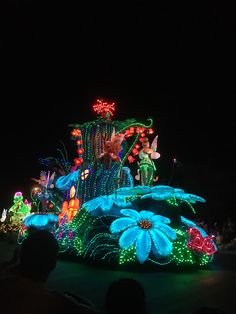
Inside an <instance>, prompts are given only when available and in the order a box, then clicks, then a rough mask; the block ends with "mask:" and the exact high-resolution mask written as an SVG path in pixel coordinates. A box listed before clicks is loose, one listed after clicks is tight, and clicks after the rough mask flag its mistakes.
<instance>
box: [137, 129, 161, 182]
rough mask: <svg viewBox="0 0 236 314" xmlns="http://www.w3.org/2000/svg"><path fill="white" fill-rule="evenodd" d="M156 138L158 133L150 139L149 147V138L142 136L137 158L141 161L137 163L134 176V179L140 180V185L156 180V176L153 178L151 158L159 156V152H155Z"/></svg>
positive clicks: (153, 171)
mask: <svg viewBox="0 0 236 314" xmlns="http://www.w3.org/2000/svg"><path fill="white" fill-rule="evenodd" d="M157 138H158V135H157V136H156V137H155V138H154V140H153V141H152V144H151V147H150V143H149V139H148V138H147V137H144V138H143V141H142V149H141V151H140V152H139V158H140V159H141V161H140V162H139V163H138V174H137V175H136V176H135V179H136V180H138V181H139V180H140V181H141V185H147V186H151V185H152V184H153V182H157V180H158V177H157V176H156V177H155V178H154V173H155V171H156V166H155V163H154V161H153V159H158V158H160V154H159V153H158V152H157Z"/></svg>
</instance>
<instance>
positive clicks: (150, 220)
mask: <svg viewBox="0 0 236 314" xmlns="http://www.w3.org/2000/svg"><path fill="white" fill-rule="evenodd" d="M120 212H121V214H123V215H124V216H126V217H121V218H118V219H116V220H114V221H113V222H112V224H111V226H110V230H111V232H112V233H117V234H121V236H120V239H119V245H120V247H121V248H122V249H127V248H128V247H130V246H132V245H135V247H136V254H137V258H138V260H139V262H140V263H144V262H145V261H146V260H147V259H148V256H149V254H150V252H151V250H152V253H153V254H154V255H155V256H156V257H159V258H160V257H164V256H168V255H169V254H170V253H171V251H172V243H171V241H170V240H175V239H176V233H175V231H174V230H173V229H172V228H171V227H169V226H167V225H166V224H169V223H170V219H169V218H166V217H164V216H161V215H155V214H154V213H153V212H150V211H147V210H142V211H141V212H137V211H136V210H134V209H122V210H121V211H120Z"/></svg>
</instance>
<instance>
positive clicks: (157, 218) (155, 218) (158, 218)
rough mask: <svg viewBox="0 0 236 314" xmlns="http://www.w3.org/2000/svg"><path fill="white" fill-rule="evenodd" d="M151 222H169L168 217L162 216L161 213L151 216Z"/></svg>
mask: <svg viewBox="0 0 236 314" xmlns="http://www.w3.org/2000/svg"><path fill="white" fill-rule="evenodd" d="M150 220H151V222H152V223H155V222H161V223H164V224H169V223H170V219H169V218H167V217H164V216H162V215H155V216H153V217H151V219H150Z"/></svg>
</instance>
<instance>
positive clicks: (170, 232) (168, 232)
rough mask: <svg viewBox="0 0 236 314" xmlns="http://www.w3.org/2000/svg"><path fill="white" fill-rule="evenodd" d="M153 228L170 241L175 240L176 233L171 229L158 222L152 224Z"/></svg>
mask: <svg viewBox="0 0 236 314" xmlns="http://www.w3.org/2000/svg"><path fill="white" fill-rule="evenodd" d="M154 227H155V228H157V229H158V230H160V231H162V232H163V233H164V234H165V235H166V236H167V237H168V238H170V239H171V240H176V232H175V230H174V229H172V228H171V227H169V226H167V225H166V224H163V223H160V222H154Z"/></svg>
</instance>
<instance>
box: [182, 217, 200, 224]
mask: <svg viewBox="0 0 236 314" xmlns="http://www.w3.org/2000/svg"><path fill="white" fill-rule="evenodd" d="M180 218H181V222H182V224H184V225H185V226H187V227H196V226H197V224H196V223H195V222H193V221H192V220H189V219H187V218H185V217H183V216H181V217H180Z"/></svg>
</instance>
